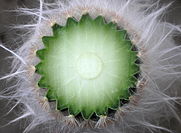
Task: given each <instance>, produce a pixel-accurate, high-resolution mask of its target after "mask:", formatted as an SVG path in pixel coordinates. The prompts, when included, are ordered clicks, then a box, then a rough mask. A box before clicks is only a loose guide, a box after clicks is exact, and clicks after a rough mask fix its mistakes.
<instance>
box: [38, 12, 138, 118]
mask: <svg viewBox="0 0 181 133" xmlns="http://www.w3.org/2000/svg"><path fill="white" fill-rule="evenodd" d="M52 29H53V36H44V37H43V38H42V41H43V43H44V45H45V48H44V49H41V50H38V51H37V56H38V57H39V58H40V59H41V62H40V63H39V64H38V65H36V72H37V73H39V74H40V75H41V79H40V81H39V82H38V84H39V87H40V88H47V89H48V92H47V94H46V97H47V98H48V100H49V101H55V100H56V102H57V109H58V110H63V109H68V111H69V114H70V115H74V116H76V115H77V114H79V113H81V114H82V116H83V118H84V119H90V118H91V116H92V114H93V113H96V115H98V116H100V115H107V111H108V108H110V109H113V110H116V109H117V108H118V107H119V106H120V102H119V101H120V99H129V97H130V96H131V93H130V91H129V88H131V87H134V86H135V84H136V82H137V79H136V78H135V77H134V74H136V73H138V72H139V66H138V65H137V64H136V63H135V61H136V60H137V59H138V57H137V52H136V51H132V50H131V49H132V47H133V45H132V43H131V41H130V40H129V39H126V38H125V36H126V35H127V33H126V31H125V30H123V29H121V30H119V29H117V25H116V24H114V23H112V22H110V23H106V21H105V20H104V18H103V17H102V16H98V17H97V18H95V19H92V18H91V17H90V16H89V14H85V15H83V16H82V17H81V19H80V21H79V22H78V21H76V20H75V19H74V18H68V19H67V22H66V25H65V26H60V25H58V24H55V25H54V26H52Z"/></svg>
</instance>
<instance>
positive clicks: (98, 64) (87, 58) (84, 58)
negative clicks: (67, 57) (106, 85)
mask: <svg viewBox="0 0 181 133" xmlns="http://www.w3.org/2000/svg"><path fill="white" fill-rule="evenodd" d="M102 65H103V62H102V60H101V59H100V58H99V57H98V56H97V55H96V54H95V53H85V54H82V55H80V56H79V58H78V59H77V65H76V69H77V72H78V74H79V75H80V76H81V77H82V78H83V79H95V78H97V77H98V76H99V75H100V74H101V72H102Z"/></svg>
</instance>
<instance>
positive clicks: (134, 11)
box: [0, 0, 181, 133]
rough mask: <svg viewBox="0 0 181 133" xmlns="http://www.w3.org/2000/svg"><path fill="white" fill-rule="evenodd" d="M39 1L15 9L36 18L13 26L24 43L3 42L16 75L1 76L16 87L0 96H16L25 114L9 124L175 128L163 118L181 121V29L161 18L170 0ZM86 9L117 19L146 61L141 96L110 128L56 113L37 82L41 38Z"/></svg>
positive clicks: (133, 130)
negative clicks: (178, 38) (180, 37)
mask: <svg viewBox="0 0 181 133" xmlns="http://www.w3.org/2000/svg"><path fill="white" fill-rule="evenodd" d="M39 5H40V6H39V8H18V9H17V10H16V12H18V13H19V15H26V16H28V17H29V18H30V20H31V21H29V23H27V24H19V25H15V26H13V29H16V30H17V29H20V30H23V31H27V32H26V34H21V36H22V37H21V38H22V40H21V41H22V42H23V43H22V44H21V47H20V48H18V49H17V50H16V51H12V50H10V49H8V48H7V47H5V46H4V45H3V44H0V47H1V48H3V49H4V50H6V51H9V52H10V53H11V54H12V55H13V57H14V59H13V61H12V71H11V73H9V74H7V75H5V76H1V77H0V80H6V79H7V80H11V79H14V78H16V84H15V85H14V86H12V87H9V88H4V89H3V90H2V92H0V98H3V99H8V100H16V101H17V104H16V105H18V104H21V105H23V108H21V111H22V112H21V115H20V116H17V118H16V119H14V120H12V121H10V122H9V123H8V124H11V123H14V122H16V121H18V120H21V119H23V118H27V121H28V123H29V125H28V126H27V127H26V128H25V130H24V133H26V132H31V131H36V130H39V131H42V132H43V131H44V132H46V133H63V132H65V133H69V132H70V133H71V132H91V133H94V132H104V133H107V132H110V133H112V132H113V133H114V132H115V133H117V132H119V133H140V132H141V133H159V132H170V133H172V132H174V130H171V129H170V127H168V126H164V125H163V121H164V122H165V121H166V123H169V121H170V119H171V118H175V119H176V120H177V122H178V123H180V124H181V118H180V116H179V115H178V113H177V111H178V110H177V108H176V104H179V105H180V104H181V103H180V100H181V97H180V94H179V93H180V88H178V87H177V86H176V85H175V84H177V83H178V82H179V81H180V78H181V60H180V59H181V45H176V44H175V42H174V40H173V36H175V35H176V34H178V33H180V32H181V28H180V27H179V26H177V25H173V24H170V23H168V22H163V21H162V20H161V18H162V17H163V15H164V12H165V11H166V9H167V8H168V7H169V6H170V5H171V4H167V5H164V6H163V5H162V6H161V4H160V2H159V1H155V0H150V1H147V0H67V1H61V0H54V1H53V2H48V1H43V0H40V1H39ZM86 12H88V13H89V14H90V15H91V16H92V17H93V18H94V17H96V16H98V15H102V16H104V17H105V19H106V21H114V22H116V23H117V24H118V26H119V27H123V28H124V29H126V30H127V31H128V33H129V35H130V39H131V40H132V42H133V43H134V45H135V46H136V47H137V48H138V51H139V55H138V56H139V57H140V59H141V60H142V62H143V63H142V64H140V69H141V75H142V76H141V78H140V79H139V82H140V84H138V85H140V86H141V87H138V88H140V89H139V90H140V91H141V92H140V93H139V92H137V94H136V95H138V96H139V100H138V99H132V102H133V103H129V105H128V106H125V108H124V107H121V108H119V109H118V110H117V112H116V113H115V118H116V120H115V122H114V124H110V125H108V126H107V127H101V126H100V125H101V124H104V120H105V119H100V120H99V121H98V122H97V123H96V124H95V125H96V126H95V127H93V128H84V127H83V124H78V122H77V121H76V119H75V118H74V117H67V116H64V115H63V114H61V112H59V111H52V109H51V107H50V105H49V103H48V101H47V99H46V98H45V97H44V92H43V91H42V89H40V88H39V87H38V86H37V80H38V79H39V75H37V74H35V73H34V71H35V68H34V66H35V65H36V64H37V63H38V62H39V59H38V58H37V57H36V55H35V53H36V50H38V49H41V48H42V47H43V44H42V42H41V37H42V36H48V35H52V30H51V25H52V24H54V23H58V24H60V25H65V23H66V19H67V18H68V17H72V16H73V17H75V18H76V19H77V20H79V19H80V17H81V16H82V14H84V13H86ZM141 83H142V84H141ZM12 90H13V92H12ZM133 98H138V97H133ZM135 104H136V105H135ZM16 105H15V106H16ZM15 106H14V107H15ZM14 107H12V109H11V110H10V111H12V110H13V109H14ZM70 122H71V124H68V123H70ZM105 123H106V120H105ZM167 125H169V124H167ZM39 127H41V128H39Z"/></svg>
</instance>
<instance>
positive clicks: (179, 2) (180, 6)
mask: <svg viewBox="0 0 181 133" xmlns="http://www.w3.org/2000/svg"><path fill="white" fill-rule="evenodd" d="M49 1H51V0H49ZM169 2H173V4H172V6H171V7H170V8H169V9H168V10H167V12H165V14H164V17H163V20H164V21H168V22H171V23H174V24H176V25H181V0H161V4H166V3H169ZM17 7H29V8H33V7H39V2H38V0H0V41H1V42H3V43H4V45H5V46H6V47H8V48H10V49H12V50H15V49H17V47H18V45H19V44H21V36H19V34H20V32H18V31H13V30H12V29H11V28H10V25H14V24H16V23H20V22H21V23H22V22H23V23H26V22H28V21H29V18H28V17H27V16H20V15H18V14H17V13H15V12H8V10H15V9H17ZM17 37H18V38H19V39H17ZM15 38H16V39H15ZM174 39H175V41H176V42H177V43H178V44H181V35H177V36H175V37H174ZM8 56H11V55H10V53H8V52H7V51H5V50H3V49H2V48H0V77H1V76H3V75H6V74H7V73H8V72H10V65H11V59H10V60H8V61H7V60H6V59H7V58H9V57H8ZM12 82H13V81H11V82H8V81H4V80H2V81H0V91H2V90H3V88H6V87H10V86H11V84H12ZM14 82H15V81H14ZM179 87H180V89H181V86H179ZM13 105H14V103H8V101H5V100H1V101H0V133H22V132H23V129H24V128H25V127H26V124H27V122H26V120H22V121H20V122H17V123H13V124H11V125H7V126H5V127H3V125H5V124H7V123H8V122H9V121H10V120H13V119H14V118H16V115H18V113H19V111H18V110H19V109H20V108H21V105H19V106H17V107H15V109H14V110H13V111H12V112H11V113H9V114H6V113H7V112H8V111H9V110H10V107H12V106H13ZM178 108H180V109H179V110H181V107H179V105H178ZM180 112H181V111H180ZM179 115H180V116H181V113H179ZM170 121H171V122H170V123H171V124H168V123H164V124H165V125H166V126H167V127H169V128H170V129H173V130H175V133H181V125H179V124H178V123H177V122H176V121H175V120H174V119H173V120H172V119H171V120H170ZM140 133H141V131H140ZM163 133H166V132H163Z"/></svg>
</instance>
